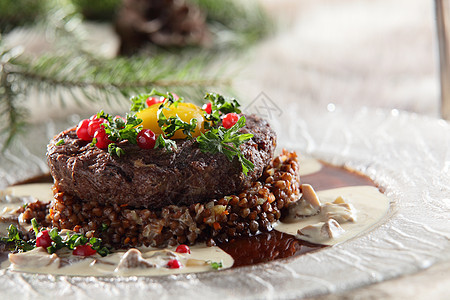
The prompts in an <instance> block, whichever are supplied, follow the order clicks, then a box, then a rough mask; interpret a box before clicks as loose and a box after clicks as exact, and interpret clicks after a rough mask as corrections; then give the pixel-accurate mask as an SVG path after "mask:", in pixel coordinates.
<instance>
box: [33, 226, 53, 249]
mask: <svg viewBox="0 0 450 300" xmlns="http://www.w3.org/2000/svg"><path fill="white" fill-rule="evenodd" d="M51 245H52V239H51V238H50V235H49V234H48V230H42V231H41V232H39V233H38V235H37V237H36V247H42V248H44V249H47V247H50V246H51Z"/></svg>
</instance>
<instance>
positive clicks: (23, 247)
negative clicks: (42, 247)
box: [0, 224, 36, 252]
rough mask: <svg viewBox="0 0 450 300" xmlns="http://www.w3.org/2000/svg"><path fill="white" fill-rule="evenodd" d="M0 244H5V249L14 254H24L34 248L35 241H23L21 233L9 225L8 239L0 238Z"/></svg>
mask: <svg viewBox="0 0 450 300" xmlns="http://www.w3.org/2000/svg"><path fill="white" fill-rule="evenodd" d="M0 242H2V243H5V244H6V246H7V249H8V250H10V251H14V252H26V251H30V250H33V249H34V248H35V247H36V246H35V244H36V242H35V240H28V241H26V240H24V239H23V237H22V234H21V232H20V231H19V230H18V229H17V227H16V226H14V225H13V224H11V225H9V228H8V237H0Z"/></svg>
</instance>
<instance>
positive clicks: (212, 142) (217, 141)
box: [197, 116, 255, 175]
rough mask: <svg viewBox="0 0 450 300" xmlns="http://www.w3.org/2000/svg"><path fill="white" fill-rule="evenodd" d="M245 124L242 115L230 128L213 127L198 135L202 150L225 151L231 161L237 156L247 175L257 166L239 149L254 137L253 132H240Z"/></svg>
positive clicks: (211, 151) (213, 152)
mask: <svg viewBox="0 0 450 300" xmlns="http://www.w3.org/2000/svg"><path fill="white" fill-rule="evenodd" d="M244 126H245V117H244V116H241V117H240V118H239V120H238V121H237V122H236V124H234V125H233V126H232V127H231V128H229V129H225V127H223V126H219V127H217V128H211V129H210V130H209V131H207V132H205V133H202V134H201V135H200V136H199V137H197V143H198V145H199V148H200V150H202V151H203V152H209V153H212V154H216V153H223V154H225V156H226V157H227V158H228V160H230V161H232V160H233V158H234V157H235V156H236V157H237V158H238V160H239V162H240V163H241V165H242V172H244V174H245V175H247V173H248V172H249V171H252V170H253V169H254V167H255V166H254V164H253V163H252V162H251V161H249V160H248V159H246V158H245V156H244V155H243V154H242V152H241V150H240V149H239V146H240V145H242V144H243V143H245V142H246V141H248V140H250V139H251V138H252V137H253V134H251V133H246V134H242V133H239V132H238V131H239V129H241V128H242V127H244Z"/></svg>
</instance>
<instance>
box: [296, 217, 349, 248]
mask: <svg viewBox="0 0 450 300" xmlns="http://www.w3.org/2000/svg"><path fill="white" fill-rule="evenodd" d="M344 232H345V231H344V229H342V227H341V226H340V225H339V223H338V222H336V220H333V219H329V220H327V221H326V222H319V223H316V224H313V225H308V226H305V227H303V228H302V229H300V230H298V233H297V235H298V237H299V238H300V239H302V237H307V238H308V239H309V240H310V241H315V242H322V241H325V240H328V239H330V238H336V237H338V236H340V235H341V234H342V233H344Z"/></svg>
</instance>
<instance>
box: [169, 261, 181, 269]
mask: <svg viewBox="0 0 450 300" xmlns="http://www.w3.org/2000/svg"><path fill="white" fill-rule="evenodd" d="M182 266H183V265H182V264H181V263H180V261H179V260H178V259H172V260H169V262H168V263H167V267H169V269H179V268H181V267H182Z"/></svg>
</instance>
